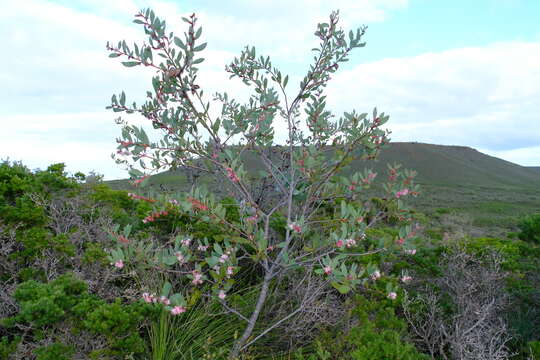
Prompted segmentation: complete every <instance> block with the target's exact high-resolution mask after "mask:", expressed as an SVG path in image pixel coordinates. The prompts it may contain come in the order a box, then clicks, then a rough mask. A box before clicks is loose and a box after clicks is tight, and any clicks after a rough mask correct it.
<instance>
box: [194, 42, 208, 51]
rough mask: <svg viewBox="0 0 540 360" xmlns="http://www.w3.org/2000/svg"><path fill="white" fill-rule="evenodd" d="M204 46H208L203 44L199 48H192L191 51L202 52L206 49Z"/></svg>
mask: <svg viewBox="0 0 540 360" xmlns="http://www.w3.org/2000/svg"><path fill="white" fill-rule="evenodd" d="M206 45H208V43H204V44H201V45H199V46H195V47H194V48H193V51H203V50H204V49H205V48H206Z"/></svg>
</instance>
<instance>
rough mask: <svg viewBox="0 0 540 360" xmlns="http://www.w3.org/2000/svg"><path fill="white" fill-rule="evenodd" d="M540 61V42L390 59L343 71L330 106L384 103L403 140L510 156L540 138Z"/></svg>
mask: <svg viewBox="0 0 540 360" xmlns="http://www.w3.org/2000/svg"><path fill="white" fill-rule="evenodd" d="M508 54H512V56H508ZM538 63H540V42H539V43H532V42H531V43H499V44H493V45H491V46H487V47H483V48H461V49H453V50H447V51H443V52H439V53H427V54H422V55H419V56H415V57H407V58H396V59H384V60H381V61H377V62H373V63H368V64H362V65H358V66H356V67H354V68H353V69H350V70H345V71H343V72H341V73H339V74H337V75H336V76H335V79H334V81H333V83H332V84H331V85H330V87H329V89H328V93H329V103H330V104H331V105H332V106H333V108H334V109H338V110H340V111H343V110H349V109H351V108H356V109H358V110H359V111H361V112H369V111H370V110H371V109H372V107H373V106H377V107H378V108H379V111H384V112H386V113H387V114H389V115H390V122H389V127H390V129H391V130H393V132H394V135H393V139H394V140H397V141H422V142H431V143H438V144H456V145H467V146H472V147H477V148H483V149H489V150H491V151H500V152H501V153H503V152H504V151H510V150H513V149H520V148H527V147H532V146H535V145H537V144H538V143H539V139H540V121H538V114H539V113H540V69H539V68H538V66H537V64H538ZM531 156H534V155H533V154H531ZM531 161H535V162H536V163H538V164H540V157H538V156H537V157H536V158H534V160H531Z"/></svg>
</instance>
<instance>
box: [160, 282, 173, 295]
mask: <svg viewBox="0 0 540 360" xmlns="http://www.w3.org/2000/svg"><path fill="white" fill-rule="evenodd" d="M171 289H172V285H171V283H170V282H168V281H165V284H163V289H161V296H165V297H168V296H169V294H170V292H171Z"/></svg>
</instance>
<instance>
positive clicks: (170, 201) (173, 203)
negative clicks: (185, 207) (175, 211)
mask: <svg viewBox="0 0 540 360" xmlns="http://www.w3.org/2000/svg"><path fill="white" fill-rule="evenodd" d="M169 203H170V204H172V205H178V200H176V199H170V200H169Z"/></svg>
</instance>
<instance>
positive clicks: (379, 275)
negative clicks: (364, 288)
mask: <svg viewBox="0 0 540 360" xmlns="http://www.w3.org/2000/svg"><path fill="white" fill-rule="evenodd" d="M380 277H381V272H380V271H379V270H375V271H374V272H373V274H371V279H372V280H377V279H379V278H380Z"/></svg>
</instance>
